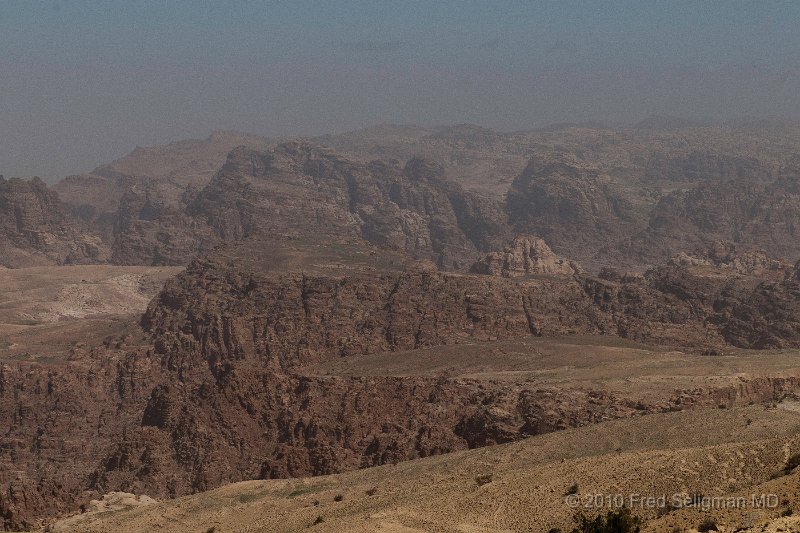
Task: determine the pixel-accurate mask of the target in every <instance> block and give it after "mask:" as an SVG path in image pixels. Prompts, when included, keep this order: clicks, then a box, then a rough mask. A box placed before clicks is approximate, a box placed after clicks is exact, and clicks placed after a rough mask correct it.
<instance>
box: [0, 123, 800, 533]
mask: <svg viewBox="0 0 800 533" xmlns="http://www.w3.org/2000/svg"><path fill="white" fill-rule="evenodd" d="M798 133H800V127H788V126H781V128H779V129H775V128H772V129H770V128H766V129H760V128H755V127H729V128H703V127H694V126H693V127H686V128H679V129H668V130H657V131H650V130H640V131H617V130H611V129H605V128H590V127H566V128H556V129H552V130H550V129H548V130H542V131H532V132H522V133H515V134H502V133H497V132H493V131H490V130H484V129H482V128H477V127H472V126H457V127H451V128H442V129H439V130H436V131H430V130H425V129H422V128H402V127H390V126H385V127H382V128H379V129H378V130H366V131H362V132H355V133H352V134H344V135H340V136H327V137H321V138H314V139H290V140H287V139H279V140H277V139H276V140H269V139H261V138H258V137H254V136H247V135H241V134H233V133H223V132H218V133H215V134H214V135H212V136H211V137H209V138H208V139H205V140H202V141H185V142H180V143H174V144H172V145H167V146H163V147H154V148H149V149H137V150H136V151H134V152H133V153H131V154H130V155H128V156H126V157H125V158H122V159H121V160H119V161H116V162H114V163H112V164H110V165H104V166H102V167H99V168H98V169H96V170H95V171H93V172H92V173H91V174H87V175H83V176H72V177H69V178H66V179H65V180H63V181H62V182H61V183H59V184H57V185H55V186H54V187H48V186H46V185H45V184H44V183H43V182H41V181H40V180H20V179H16V178H14V179H9V180H6V179H2V180H0V264H2V266H3V267H5V268H4V269H2V270H0V279H2V280H3V289H0V295H1V296H2V302H0V303H1V304H2V305H0V365H2V366H0V403H1V404H2V412H3V413H4V416H3V417H2V420H0V423H1V424H2V428H3V429H2V432H0V516H2V517H3V527H4V528H5V529H7V530H15V529H34V528H37V527H45V526H46V527H60V526H58V522H54V519H55V518H57V517H60V516H64V515H68V514H71V513H79V512H80V510H81V509H83V510H86V509H87V508H91V506H92V505H93V504H91V503H90V502H92V501H93V500H95V501H100V500H101V499H102V496H103V495H104V494H108V493H115V492H128V493H133V494H136V495H147V496H148V497H150V498H157V499H163V500H165V501H166V500H168V499H171V498H181V497H184V496H187V495H192V494H196V493H201V492H205V491H209V490H212V489H216V488H218V487H221V486H223V485H226V484H229V483H238V482H247V481H249V480H278V479H281V480H283V479H287V478H304V477H307V476H328V475H337V476H343V477H337V478H331V479H337V480H338V479H343V480H347V479H353V481H352V483H355V484H358V483H361V484H363V483H367V481H360V480H358V479H357V476H359V475H364V476H370V475H372V474H369V473H366V474H361V473H360V472H356V473H349V474H348V472H351V471H355V470H360V469H368V470H364V472H369V471H370V470H369V469H372V468H373V467H380V468H384V469H385V468H401V467H400V465H401V464H409V465H417V464H425V465H434V464H435V463H431V462H428V463H419V461H420V460H421V459H424V460H425V461H430V460H431V459H430V458H431V457H432V456H440V455H443V454H455V455H452V457H454V458H456V459H452V460H454V461H461V460H462V459H458V458H464V459H463V460H466V461H471V460H472V459H470V458H474V457H476V455H475V453H477V452H481V453H484V452H483V451H481V450H477V448H484V447H487V448H486V453H490V452H491V451H492V450H495V449H497V450H501V451H498V452H497V453H498V454H507V453H517V454H522V453H534V451H530V450H529V451H527V452H523V451H519V450H523V449H529V448H531V447H534V446H536V445H537V444H536V443H539V442H550V441H546V440H545V439H548V438H550V439H561V438H562V437H561V435H562V434H564V435H570V436H571V437H570V438H580V439H584V438H587V437H582V436H581V435H588V434H589V433H579V432H581V431H584V432H591V431H593V430H592V429H591V428H595V427H598V428H600V429H598V430H597V431H605V429H604V428H606V427H618V428H630V429H629V430H630V431H631V432H633V433H635V432H637V431H639V432H643V431H644V429H643V428H642V425H647V422H646V420H651V419H652V420H659V421H663V420H668V419H669V417H670V416H673V417H687V418H686V419H687V420H689V419H691V420H693V421H694V422H692V423H693V424H695V425H696V426H697V427H698V429H697V431H698V432H699V433H702V435H705V436H706V437H707V438H710V437H709V433H707V431H710V430H708V429H707V430H703V429H702V422H701V421H702V420H703V419H713V418H715V417H717V416H718V415H719V416H724V417H726V418H725V420H728V422H725V423H726V424H728V423H729V424H730V425H728V426H724V428H725V429H724V431H725V432H733V431H734V429H731V428H735V427H738V426H736V425H735V423H734V418H735V419H736V420H739V418H741V417H739V413H755V412H757V411H758V410H759V409H760V410H762V411H767V410H769V412H770V413H774V412H775V409H776V408H775V406H778V405H780V406H783V407H786V406H787V405H788V406H791V405H793V404H792V402H794V401H796V399H797V395H798V394H800V262H798V260H800V247H798V244H797V242H798V241H797V239H795V238H794V237H795V227H794V224H795V222H794V221H795V220H797V218H798V217H797V216H796V215H797V213H796V210H797V209H796V208H797V207H798V206H800V202H798V198H800V189H798V188H797V184H796V181H797V179H798V177H800V174H798V172H800V167H797V165H796V161H795V156H794V153H795V152H794V149H795V148H796V147H797V145H798V144H800V135H798ZM765 146H766V148H765ZM376 156H379V158H378V159H376ZM487 168H491V169H492V171H491V172H487ZM86 191H93V193H92V194H86ZM758 412H759V413H760V412H761V411H758ZM720 413H724V414H723V415H720ZM747 416H749V417H751V418H755V419H756V420H760V421H761V420H763V422H764V424H767V425H769V424H775V425H776V427H777V425H778V424H779V423H780V424H783V425H784V426H786V427H789V426H791V427H794V426H793V424H796V422H797V420H796V418H792V417H793V416H795V417H796V414H795V411H792V410H791V409H786V408H782V409H781V410H780V413H779V414H776V415H774V416H779V417H783V418H780V421H779V422H773V421H772V418H770V417H772V416H773V414H765V415H761V414H758V415H754V414H748V415H747ZM651 417H652V418H651ZM693 417H694V418H693ZM736 417H739V418H736ZM687 423H688V422H687ZM737 423H738V422H737ZM614 424H617V426H614ZM693 427H694V426H693ZM770 427H772V426H770ZM637 428H638V429H637ZM624 431H628V429H625V430H624ZM703 431H706V433H703ZM753 431H755V428H754V429H753ZM759 431H760V430H759ZM576 432H578V433H576ZM756 433H757V432H756ZM756 433H754V434H753V435H752V438H753V439H756V438H763V439H767V434H766V432H764V433H758V434H756ZM551 434H552V435H554V436H553V437H548V435H551ZM791 436H792V435H791V433H790V432H787V433H785V434H782V437H777V436H775V437H774V438H775V439H778V438H783V439H784V440H785V442H784V441H783V440H782V441H780V442H778V440H775V441H774V442H770V443H769V444H765V445H764V446H766V448H765V449H767V448H768V449H769V450H770V452H769V453H770V454H773V455H775V460H774V461H773V460H772V459H770V461H772V462H771V463H770V465H771V466H770V467H769V468H777V465H778V463H780V461H781V460H784V461H785V459H786V458H784V457H783V456H780V457H778V456H779V455H780V453H779V452H780V450H782V449H783V448H781V446H783V445H784V444H786V443H788V444H786V445H787V446H789V449H790V450H794V448H792V446H796V442H794V441H790V440H789V439H791ZM706 437H698V439H699V440H700V441H702V438H706ZM563 438H567V437H563ZM665 438H666V437H665ZM670 438H672V439H673V440H672V441H670V442H673V443H672V444H669V446H667V448H664V449H670V450H671V449H672V448H675V447H677V444H675V443H674V439H675V437H670ZM537 439H538V440H537ZM712 440H713V439H712ZM517 441H520V442H517ZM552 442H555V441H552ZM559 442H561V443H562V444H563V442H565V441H559ZM626 442H628V444H629V445H631V446H633V444H632V443H631V439H629V440H628V441H626ZM742 442H744V441H739V440H737V439H736V438H734V437H730V438H727V437H725V438H723V437H719V438H717V440H715V441H714V443H715V445H718V446H721V447H724V448H725V450H726V452H725V453H728V452H730V453H734V452H731V451H730V450H733V449H737V450H738V449H739V448H736V447H737V446H740V447H742V446H744V444H742ZM515 446H517V447H518V448H514V447H515ZM525 447H528V448H525ZM697 447H698V448H699V447H700V444H699V442H698V444H697ZM658 449H661V448H657V447H653V448H648V449H647V450H644V449H643V450H642V451H641V454H642V456H641V457H639V458H638V459H637V461H644V462H645V463H646V464H648V465H654V464H656V463H657V461H658V459H657V457H659V455H658V454H659V452H658V451H657V450H658ZM513 450H518V451H513ZM612 452H613V449H607V450H604V451H603V453H604V454H612ZM586 453H588V452H584V451H581V452H580V453H578V452H576V455H575V456H573V457H571V458H569V460H570V461H572V460H573V459H574V460H575V461H578V460H579V457H583V456H584V455H585V454H586ZM663 453H667V452H663ZM670 453H672V452H670ZM692 453H695V452H692ZM696 453H698V454H699V453H700V452H699V451H698V452H696ZM459 454H461V455H459ZM581 454H584V455H581ZM645 456H646V457H645ZM446 457H451V456H450V455H447V456H446ZM770 457H772V455H770ZM426 458H428V459H426ZM446 460H451V459H446ZM772 463H775V464H772ZM570 464H572V463H570ZM576 464H577V463H576ZM643 464H644V463H643ZM390 465H396V466H395V467H391V466H390ZM402 468H414V467H413V466H410V467H402ZM425 468H428V467H425ZM434 468H436V467H434ZM470 468H472V467H470ZM531 468H534V467H533V466H531ZM537 468H538V467H537ZM547 468H555V467H553V466H552V465H551V466H548V467H547ZM709 468H710V467H709ZM752 470H753V471H752V472H751V473H750V474H748V475H749V476H750V477H749V478H748V479H749V480H750V481H752V484H753V485H755V484H758V483H767V482H768V481H769V480H768V477H769V475H770V473H771V472H769V471H767V467H766V466H764V467H763V468H762V469H761V470H759V469H758V468H756V467H753V469H752ZM407 472H410V471H407ZM470 472H471V470H470ZM637 472H639V471H637ZM408 475H410V474H408ZM470 475H472V474H470ZM475 475H479V474H477V473H476V474H475ZM509 475H510V474H509ZM552 475H553V476H554V477H553V479H559V480H562V479H565V478H564V477H563V476H564V475H566V474H563V473H562V474H559V476H561V477H558V476H556V474H552ZM569 475H574V473H571V474H569ZM636 475H637V476H640V475H641V473H637V474H636ZM348 476H356V477H352V478H351V477H348ZM401 477H402V476H401ZM467 477H469V476H467ZM795 478H796V475H795ZM792 479H794V478H792ZM466 481H468V482H470V483H472V484H474V481H470V480H469V479H467V480H466ZM250 482H251V483H272V484H266V485H263V487H265V488H264V490H266V491H267V492H269V491H272V490H273V488H275V487H281V488H280V490H290V491H291V490H294V489H292V488H290V487H294V486H295V485H292V484H291V483H294V482H286V481H269V482H268V481H250ZM337 483H338V481H337ZM559 483H560V481H559ZM581 484H583V482H581ZM359 486H360V485H359ZM493 486H495V485H491V486H490V487H489V488H490V489H491V488H492V487H493ZM745 486H748V485H746V484H744V483H743V482H742V483H739V484H736V483H733V484H731V486H726V490H730V491H734V490H738V489H740V488H743V487H745ZM253 487H256V485H253ZM258 487H262V485H258ZM709 488H711V487H710V486H709V487H706V488H704V489H703V490H707V489H709ZM222 490H232V489H222ZM248 490H250V489H248ZM258 490H261V488H258ZM275 490H278V489H277V488H276V489H275ZM342 490H344V489H342ZM365 490H366V489H365ZM393 490H394V489H393ZM459 490H461V489H459ZM536 490H538V489H536ZM559 490H562V491H563V488H559ZM676 490H677V489H676ZM698 490H699V488H698ZM456 492H458V490H456ZM534 492H535V491H534ZM265 494H266V493H265ZM269 494H272V493H271V492H269ZM537 494H538V493H537ZM559 496H560V494H559ZM271 497H272V496H270V498H271ZM550 497H552V496H550ZM306 499H307V498H305V497H304V499H302V501H303V502H305V500H306ZM349 499H350V497H349V496H348V501H349ZM136 501H138V500H136ZM176 501H181V500H176ZM240 503H243V504H244V503H247V502H240ZM306 503H308V502H306ZM94 505H95V506H96V505H98V504H94ZM154 505H167V504H160V503H157V504H154ZM281 505H282V504H281ZM407 505H411V503H408V504H407ZM415 505H416V504H415ZM554 505H555V504H554ZM135 507H136V506H132V507H131V509H134V508H135ZM555 507H557V506H554V507H553V508H555ZM132 512H133V511H132ZM297 512H298V513H300V514H298V516H302V517H303V518H302V519H303V520H304V521H307V519H309V517H306V516H305V515H306V514H308V513H317V512H318V511H316V510H313V509H311V510H307V511H297ZM348 512H349V511H348ZM559 513H560V514H559ZM78 516H80V515H78ZM88 516H89V517H91V516H94V515H92V513H88ZM548 516H549V518H548V519H552V521H553V523H558V524H560V525H559V527H565V526H566V515H564V514H563V513H561V511H559V512H556V513H555V514H552V516H550V515H548ZM395 519H400V518H397V517H395ZM393 520H394V519H393ZM400 520H401V522H402V521H403V520H405V519H400ZM420 520H422V519H420ZM425 520H428V518H426V519H425ZM423 521H424V520H423ZM501 521H502V520H501ZM412 522H414V520H410V519H409V521H408V523H409V524H411V523H412ZM87 524H89V522H87ZM407 525H408V524H407ZM495 525H496V524H495ZM529 525H530V524H526V526H529ZM65 527H66V526H65ZM75 527H79V526H75ZM80 527H83V526H80ZM86 527H87V528H90V527H94V526H90V525H86ZM98 527H100V528H102V526H98ZM409 527H410V526H409ZM487 527H488V526H487ZM498 527H499V526H498ZM504 527H508V528H511V529H513V528H516V527H522V526H521V525H520V524H516V523H511V522H508V523H505V526H504ZM536 527H544V524H543V523H542V524H540V523H537V524H536ZM76 530H79V529H76ZM88 530H91V529H87V531H88ZM97 530H102V529H97ZM423 530H424V528H423Z"/></svg>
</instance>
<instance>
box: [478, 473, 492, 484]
mask: <svg viewBox="0 0 800 533" xmlns="http://www.w3.org/2000/svg"><path fill="white" fill-rule="evenodd" d="M491 482H492V474H483V475H482V476H476V477H475V483H477V484H478V486H479V487H482V486H483V485H486V484H487V483H491Z"/></svg>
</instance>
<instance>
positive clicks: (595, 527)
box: [572, 507, 642, 533]
mask: <svg viewBox="0 0 800 533" xmlns="http://www.w3.org/2000/svg"><path fill="white" fill-rule="evenodd" d="M641 528H642V519H641V518H639V517H638V516H636V515H634V514H633V513H632V512H631V510H630V509H628V508H627V507H623V508H622V509H619V510H618V511H609V512H608V513H606V515H605V516H603V515H599V516H596V517H594V518H589V517H587V516H586V515H585V514H583V513H578V514H577V515H575V528H574V529H573V530H572V533H639V531H641Z"/></svg>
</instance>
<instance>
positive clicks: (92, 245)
mask: <svg viewBox="0 0 800 533" xmlns="http://www.w3.org/2000/svg"><path fill="white" fill-rule="evenodd" d="M106 255H107V252H106V249H105V247H104V246H103V244H102V242H101V241H100V239H99V238H97V237H93V236H90V235H82V234H81V227H80V224H79V223H78V221H77V220H75V219H73V218H72V217H70V216H69V215H68V214H67V212H66V211H65V209H64V207H63V205H62V204H61V201H60V200H59V199H58V195H57V194H56V193H55V192H53V191H51V190H49V189H48V188H47V186H46V185H45V184H44V182H42V181H41V180H40V179H39V178H33V179H32V180H21V179H11V180H6V179H5V178H3V177H2V176H0V263H2V264H3V265H4V266H7V267H21V266H35V265H58V264H80V263H93V262H98V261H102V260H103V259H105V257H106Z"/></svg>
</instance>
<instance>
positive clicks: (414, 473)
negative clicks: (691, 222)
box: [53, 406, 800, 533]
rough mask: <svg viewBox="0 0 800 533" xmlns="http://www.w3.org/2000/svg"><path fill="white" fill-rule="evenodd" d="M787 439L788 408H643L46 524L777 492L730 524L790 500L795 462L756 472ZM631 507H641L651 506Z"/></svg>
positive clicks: (796, 435) (526, 512) (785, 451)
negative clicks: (568, 426)
mask: <svg viewBox="0 0 800 533" xmlns="http://www.w3.org/2000/svg"><path fill="white" fill-rule="evenodd" d="M799 451H800V413H797V412H796V411H793V410H790V409H780V408H778V409H764V408H763V407H755V406H752V407H747V408H742V409H734V410H720V411H695V412H680V413H669V414H663V415H662V414H659V415H649V416H646V417H640V418H635V419H629V420H618V421H612V422H607V423H602V424H597V425H594V426H588V427H583V428H579V429H574V430H566V431H562V432H558V433H553V434H548V435H542V436H538V437H533V438H530V439H527V440H525V441H521V442H517V443H513V444H509V445H503V446H496V447H491V448H483V449H479V450H472V451H468V452H460V453H454V454H450V455H444V456H438V457H432V458H427V459H422V460H417V461H411V462H406V463H400V464H398V465H394V466H384V467H379V468H373V469H367V470H361V471H357V472H351V473H347V474H341V475H335V476H325V477H319V478H311V479H296V480H273V481H251V482H245V483H238V484H233V485H228V486H225V487H223V488H220V489H217V490H214V491H211V492H208V493H203V494H198V495H195V496H190V497H185V498H180V499H177V500H172V501H165V502H160V503H154V504H149V505H143V504H141V503H140V502H136V501H135V500H133V501H129V502H128V504H127V505H122V506H117V507H116V508H114V509H111V510H109V509H110V508H108V507H107V506H106V507H105V508H103V509H102V510H99V511H94V512H89V513H86V514H84V515H78V516H76V517H72V518H69V519H66V520H64V521H62V522H60V523H58V524H55V525H54V527H53V530H54V531H75V532H101V531H102V532H105V531H118V532H120V533H125V532H145V531H177V532H183V531H185V532H206V531H214V532H215V533H221V532H232V531H242V532H244V531H301V530H306V529H309V530H311V531H393V532H415V531H420V532H421V531H459V532H488V531H537V532H538V531H548V530H549V529H550V528H551V527H560V528H562V529H565V530H568V528H569V527H570V524H571V517H572V515H573V513H574V509H573V508H571V507H570V506H569V505H567V503H566V500H565V492H566V491H567V490H568V488H569V487H570V486H571V485H572V484H573V483H575V484H577V485H578V488H579V492H578V497H579V498H580V499H581V501H583V502H587V501H591V500H592V497H591V495H594V494H605V495H617V494H620V495H629V494H634V493H635V494H640V495H653V496H657V495H661V494H664V495H668V496H669V497H670V498H672V497H673V495H675V494H680V495H682V496H683V497H688V496H689V495H690V494H703V495H706V496H712V495H713V496H721V495H727V494H733V493H742V494H749V493H750V492H756V493H759V494H760V493H761V492H764V491H766V492H772V493H776V494H778V495H779V499H780V503H779V508H777V509H769V510H748V511H747V512H745V511H743V512H738V511H736V512H728V511H726V512H723V513H717V514H716V517H717V522H718V524H720V526H721V527H724V528H725V531H733V530H734V529H735V528H736V527H742V526H746V525H759V526H761V524H763V523H766V521H768V520H773V519H777V518H778V515H779V514H780V513H781V512H782V511H784V510H785V509H787V508H789V507H792V506H794V508H796V509H800V499H799V498H800V495H799V494H798V489H799V488H800V474H798V473H795V474H793V475H790V476H785V477H781V478H779V479H776V480H772V481H769V477H770V475H771V474H772V473H774V472H776V471H778V470H780V469H781V468H782V467H783V465H785V463H786V460H787V458H788V457H789V456H790V454H793V453H797V452H799ZM339 496H341V498H339ZM626 497H627V496H626ZM339 499H340V500H341V501H337V500H339ZM586 505H588V504H586ZM101 508H102V506H101ZM637 513H639V514H641V515H642V516H643V517H646V518H649V519H655V517H656V513H657V510H656V509H638V510H637ZM705 514H707V513H703V512H699V511H696V510H691V511H690V510H685V509H684V510H680V511H674V512H672V513H670V514H668V515H666V516H664V517H662V518H660V519H657V520H652V521H651V522H650V523H649V524H648V526H647V528H646V531H673V530H674V529H675V528H676V527H677V528H679V529H678V530H681V528H683V529H686V530H689V529H690V528H694V527H696V526H697V525H698V524H699V523H700V521H701V520H702V519H703V517H704V516H705ZM711 514H714V513H711ZM320 520H321V521H320ZM782 520H783V522H786V523H787V524H788V523H789V522H791V521H794V520H795V518H791V517H790V518H787V519H782ZM317 521H319V523H317V524H315V522H317ZM795 523H796V522H795ZM778 527H779V526H777V525H776V526H775V527H774V528H773V529H772V530H773V531H778V530H779V529H777V528H778ZM784 527H796V526H790V525H787V526H784ZM785 531H792V529H785ZM795 531H796V529H795Z"/></svg>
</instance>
